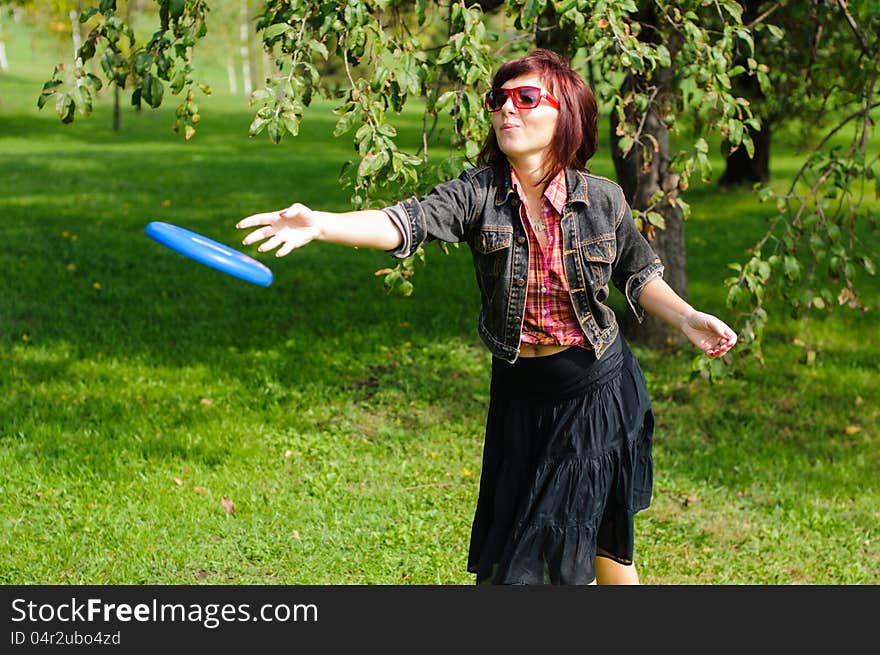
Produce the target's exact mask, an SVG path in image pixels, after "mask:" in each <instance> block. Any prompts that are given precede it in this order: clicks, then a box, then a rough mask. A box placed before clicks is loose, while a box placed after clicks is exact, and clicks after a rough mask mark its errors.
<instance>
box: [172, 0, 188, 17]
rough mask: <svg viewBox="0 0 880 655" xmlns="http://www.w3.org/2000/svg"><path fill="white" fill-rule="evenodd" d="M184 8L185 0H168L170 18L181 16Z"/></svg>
mask: <svg viewBox="0 0 880 655" xmlns="http://www.w3.org/2000/svg"><path fill="white" fill-rule="evenodd" d="M184 9H186V1H185V0H169V2H168V13H170V14H171V18H180V17H181V16H183V10H184Z"/></svg>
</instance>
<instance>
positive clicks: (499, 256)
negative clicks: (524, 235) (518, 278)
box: [473, 225, 513, 277]
mask: <svg viewBox="0 0 880 655" xmlns="http://www.w3.org/2000/svg"><path fill="white" fill-rule="evenodd" d="M511 243H513V228H512V227H510V226H508V225H486V226H484V227H483V228H481V229H480V231H479V232H478V233H477V234H476V235H475V238H474V243H473V250H474V264H475V265H476V267H477V270H478V271H479V272H480V273H481V274H482V275H488V276H492V277H497V276H499V275H501V274H502V273H503V272H504V269H505V266H506V265H507V260H508V255H509V253H510V244H511Z"/></svg>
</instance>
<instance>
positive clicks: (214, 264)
mask: <svg viewBox="0 0 880 655" xmlns="http://www.w3.org/2000/svg"><path fill="white" fill-rule="evenodd" d="M145 231H146V233H147V236H148V237H150V238H151V239H153V240H154V241H157V242H159V243H161V244H162V245H163V246H165V247H166V248H170V249H171V250H174V251H176V252H179V253H180V254H181V255H184V256H186V257H189V258H190V259H194V260H196V261H197V262H199V263H201V264H204V265H205V266H210V267H211V268H216V269H217V270H218V271H223V272H224V273H227V274H228V275H231V276H233V277H237V278H239V279H240V280H244V281H245V282H250V283H252V284H259V285H260V286H263V287H268V286H269V285H270V284H272V271H270V270H269V269H268V268H267V267H266V266H264V265H263V264H261V263H260V262H258V261H257V260H256V259H254V258H252V257H248V256H247V255H245V254H244V253H241V252H239V251H238V250H233V249H232V248H230V247H228V246H224V245H223V244H222V243H218V242H216V241H214V240H213V239H209V238H208V237H206V236H202V235H201V234H198V233H196V232H192V231H190V230H186V229H184V228H182V227H178V226H177V225H171V224H170V223H162V222H161V221H153V222H152V223H150V224H149V225H147V229H146V230H145Z"/></svg>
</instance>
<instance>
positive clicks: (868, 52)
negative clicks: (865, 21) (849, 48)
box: [837, 0, 871, 57]
mask: <svg viewBox="0 0 880 655" xmlns="http://www.w3.org/2000/svg"><path fill="white" fill-rule="evenodd" d="M846 2H847V0H837V6H838V7H840V10H841V11H842V12H843V15H844V16H846V22H847V23H849V26H850V27H851V28H852V31H853V34H855V35H856V40H857V41H858V42H859V46H861V48H862V53H863V54H864V55H865V56H866V57H870V56H871V49H870V48H869V47H868V44H867V43H866V42H865V37H863V36H862V33H861V32H859V26H858V25H856V21H855V19H854V18H853V17H852V14H851V13H849V10H848V9H847V8H846Z"/></svg>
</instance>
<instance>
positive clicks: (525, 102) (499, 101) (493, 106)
mask: <svg viewBox="0 0 880 655" xmlns="http://www.w3.org/2000/svg"><path fill="white" fill-rule="evenodd" d="M508 98H510V99H511V100H513V106H514V107H516V108H517V109H534V108H535V107H537V106H538V105H539V104H541V100H543V99H545V98H546V100H547V102H548V103H549V104H550V105H551V106H553V107H555V108H556V109H559V101H558V100H557V99H556V98H554V97H553V96H552V95H550V94H549V93H547V92H546V91H544V90H543V89H541V88H540V87H537V86H516V87H514V88H512V89H490V90H489V91H487V92H486V96H485V102H486V109H487V110H488V111H498V110H500V109H501V108H502V107H503V106H504V103H505V102H507V99H508Z"/></svg>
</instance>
